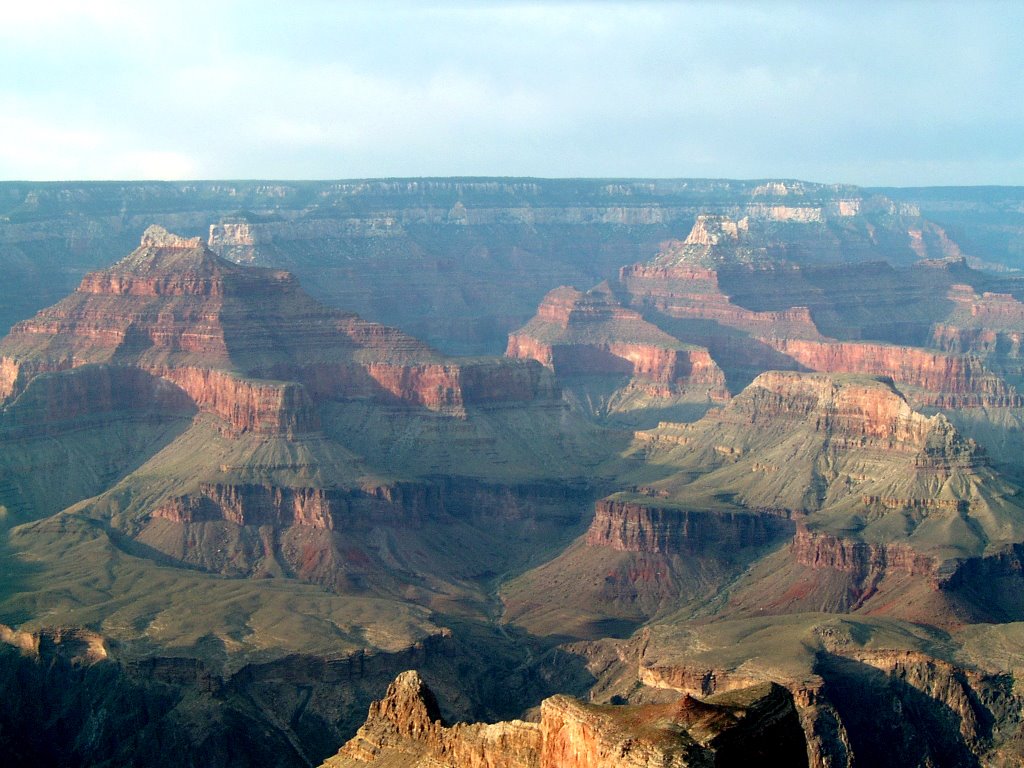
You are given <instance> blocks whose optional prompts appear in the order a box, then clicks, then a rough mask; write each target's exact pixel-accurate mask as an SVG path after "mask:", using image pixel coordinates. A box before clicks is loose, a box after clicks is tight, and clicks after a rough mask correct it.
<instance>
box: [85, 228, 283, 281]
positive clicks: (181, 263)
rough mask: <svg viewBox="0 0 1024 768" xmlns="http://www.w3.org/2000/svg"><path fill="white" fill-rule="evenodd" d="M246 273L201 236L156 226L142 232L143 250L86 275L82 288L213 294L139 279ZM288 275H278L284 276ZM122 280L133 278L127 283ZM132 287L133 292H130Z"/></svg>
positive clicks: (186, 277) (211, 276)
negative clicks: (183, 235)
mask: <svg viewBox="0 0 1024 768" xmlns="http://www.w3.org/2000/svg"><path fill="white" fill-rule="evenodd" d="M244 271H245V270H241V269H239V267H238V266H237V265H235V264H233V263H231V262H230V261H227V260H226V259H222V258H221V257H220V256H218V255H217V254H215V253H214V252H213V251H211V250H210V249H209V248H207V247H206V245H205V244H204V243H203V241H202V238H199V237H181V236H180V235H176V234H173V233H172V232H168V231H167V230H166V229H164V228H163V227H161V226H158V225H156V224H154V225H152V226H150V227H148V228H147V229H146V231H145V232H143V233H142V238H141V240H140V242H139V247H138V248H136V249H135V250H134V251H132V252H131V253H130V254H128V255H127V256H125V257H124V258H123V259H121V260H120V261H118V262H117V263H116V264H114V265H113V266H111V267H108V268H107V269H104V270H99V271H98V272H92V273H90V274H88V275H86V277H85V279H84V280H83V281H82V284H81V286H80V287H79V290H80V291H87V292H90V293H107V292H115V293H126V292H135V293H138V292H146V293H150V292H153V293H162V292H167V291H174V290H178V291H181V292H183V293H191V292H193V291H194V290H198V291H201V292H209V291H210V290H211V286H210V285H209V283H193V284H191V285H189V284H186V283H181V282H180V281H179V282H173V283H166V282H165V283H163V289H158V288H157V286H156V285H155V284H154V283H152V281H151V280H146V281H139V278H150V279H151V278H157V277H159V278H163V279H164V280H167V279H168V278H173V277H177V278H179V279H180V280H186V279H192V280H195V278H199V277H202V278H215V277H220V276H222V275H226V274H232V275H234V274H241V273H243V272H244ZM283 275H284V273H275V276H277V277H281V276H283ZM122 278H129V280H128V282H123V280H122ZM128 286H130V289H128V290H126V288H128Z"/></svg>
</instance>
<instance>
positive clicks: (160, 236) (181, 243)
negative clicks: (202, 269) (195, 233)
mask: <svg viewBox="0 0 1024 768" xmlns="http://www.w3.org/2000/svg"><path fill="white" fill-rule="evenodd" d="M140 245H141V246H142V247H143V248H189V249H192V248H202V247H203V240H202V238H201V237H182V236H181V235H175V234H174V233H172V232H168V231H167V230H166V229H164V228H163V227H161V226H160V225H159V224H150V225H149V226H148V227H146V231H145V232H143V233H142V241H141V243H140Z"/></svg>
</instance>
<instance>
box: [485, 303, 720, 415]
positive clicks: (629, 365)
mask: <svg viewBox="0 0 1024 768" xmlns="http://www.w3.org/2000/svg"><path fill="white" fill-rule="evenodd" d="M505 354H506V356H507V357H511V358H520V359H533V360H537V361H539V362H540V363H542V364H543V365H545V366H547V367H548V368H551V369H552V370H553V371H554V372H555V373H556V374H557V375H558V376H560V377H572V376H594V375H612V376H622V375H625V376H630V377H633V378H634V379H635V380H636V381H637V382H641V383H642V384H643V386H644V387H645V388H647V389H648V390H649V391H651V393H652V394H656V395H659V396H666V397H667V396H670V395H673V394H678V393H681V392H684V391H692V392H695V393H702V394H705V395H706V396H707V397H710V398H712V399H717V400H721V399H726V398H728V394H729V393H728V390H727V389H726V386H725V376H724V374H723V373H722V371H721V370H720V369H719V368H718V366H717V365H716V363H715V361H714V360H713V359H712V358H711V355H710V354H708V351H707V350H706V349H703V348H700V347H694V346H691V345H686V344H683V343H680V342H679V341H678V340H676V339H675V338H673V337H672V336H670V335H669V334H667V333H665V332H663V331H661V330H659V329H658V328H657V327H655V326H653V325H651V324H650V323H648V322H646V321H645V320H644V319H643V317H642V316H641V315H640V314H639V313H638V312H636V311H634V310H631V309H627V308H625V307H623V306H622V305H621V304H619V303H618V302H617V301H616V300H615V298H614V297H613V296H612V295H611V294H610V292H609V291H608V290H607V288H605V287H603V286H601V287H599V288H598V289H595V290H593V291H590V292H589V293H582V292H580V291H577V290H575V289H572V288H567V287H562V288H556V289H555V290H553V291H551V292H550V293H548V295H547V296H545V297H544V301H542V302H541V305H540V307H539V309H538V310H537V315H536V317H534V318H533V320H531V321H530V322H529V323H528V324H527V325H525V326H524V327H523V328H520V329H519V330H518V331H515V332H514V333H512V334H510V335H509V340H508V348H507V350H506V352H505Z"/></svg>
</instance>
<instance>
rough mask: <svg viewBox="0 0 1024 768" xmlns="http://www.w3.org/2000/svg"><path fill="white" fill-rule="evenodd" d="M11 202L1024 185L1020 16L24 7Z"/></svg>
mask: <svg viewBox="0 0 1024 768" xmlns="http://www.w3.org/2000/svg"><path fill="white" fill-rule="evenodd" d="M0 22H2V23H0V71H2V72H4V73H5V75H6V77H2V78H0V179H7V180H12V181H13V180H38V181H72V180H82V181H129V180H131V181H148V180H154V181H155V180H160V181H182V180H201V179H236V180H242V179H248V180H280V179H304V180H334V179H366V178H446V177H453V178H466V177H479V178H562V179H565V178H612V179H623V178H627V179H628V178H642V179H651V178H665V179H672V178H708V179H776V178H793V179H824V180H825V181H821V182H816V183H823V184H832V183H842V184H851V185H855V186H860V187H867V188H875V187H906V188H917V187H937V186H950V187H963V186H1024V143H1022V142H1021V141H1020V137H1021V135H1024V83H1022V80H1021V78H1020V66H1019V40H1018V37H1019V32H1020V30H1021V29H1024V4H1021V3H1015V2H1006V1H1005V0H982V1H981V2H975V3H971V4H964V3H955V2H945V1H938V2H924V1H923V0H906V1H905V2H898V3H882V2H853V1H852V0H849V1H847V2H839V3H835V4H830V5H828V6H824V5H821V4H819V3H816V2H812V1H811V0H780V1H779V2H772V3H766V4H755V3H750V2H744V1H743V0H732V1H730V2H710V1H708V2H685V3H683V2H679V3H672V2H659V1H658V0H636V1H634V2H617V1H616V0H592V1H589V2H588V1H587V0H489V1H488V2H470V0H437V1H434V2H427V3H417V2H413V0H379V1H378V2H373V3H370V2H366V1H364V0H353V2H346V3H334V2H330V1H329V0H297V2H295V3H292V4H289V5H288V6H287V7H284V6H278V5H276V4H257V5H255V6H254V5H253V4H251V3H246V2H243V0H203V1H201V0H181V2H179V3H175V4H170V3H166V2H160V0H134V1H133V2H132V1H129V0H94V1H93V2H90V3H79V2H77V1H76V0H37V2H34V3H31V4H9V5H8V6H7V7H5V9H4V11H3V12H2V14H0Z"/></svg>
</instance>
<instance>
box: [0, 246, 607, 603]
mask: <svg viewBox="0 0 1024 768" xmlns="http://www.w3.org/2000/svg"><path fill="white" fill-rule="evenodd" d="M0 360H2V364H0V368H2V370H3V384H2V386H3V390H2V393H3V395H4V397H5V403H4V406H3V418H4V420H5V421H4V424H11V425H16V424H20V423H22V422H26V423H31V424H32V429H34V430H36V431H37V432H38V431H39V430H46V429H51V431H52V430H53V429H56V428H57V426H59V425H63V427H61V428H62V429H63V432H62V433H61V434H60V435H58V436H57V439H56V444H53V443H51V444H50V446H51V447H50V450H51V452H52V453H56V454H60V452H62V451H63V452H68V454H69V455H72V456H73V455H75V454H76V453H80V452H82V450H83V446H84V445H85V443H82V442H81V441H80V438H79V434H80V432H81V430H82V428H84V427H85V426H87V425H88V423H90V422H88V417H89V414H96V415H95V416H93V417H92V418H93V420H94V421H95V420H97V419H103V420H106V421H107V422H109V423H110V424H111V425H114V424H116V423H118V419H121V420H124V419H126V418H127V419H129V420H131V419H134V421H131V423H132V424H136V423H139V422H141V421H142V419H143V418H145V419H147V420H148V421H147V422H146V423H149V422H154V420H155V422H154V427H153V429H156V428H159V429H162V430H163V431H159V432H156V433H153V434H152V436H151V437H150V438H148V439H149V440H150V441H151V447H150V444H147V443H145V440H146V439H147V437H146V435H147V434H150V433H152V432H153V429H150V433H145V432H142V433H140V434H138V436H137V437H134V438H133V439H132V441H131V442H128V443H124V442H115V443H114V444H113V445H112V446H111V447H110V448H109V449H108V451H107V453H112V454H114V456H118V457H119V456H121V454H123V453H126V452H128V451H129V450H130V451H131V452H132V454H131V461H129V460H128V459H127V458H121V459H118V460H119V461H120V462H121V463H120V464H117V463H116V462H115V459H114V458H112V457H107V458H104V454H102V453H101V454H99V455H97V456H96V457H95V458H93V459H91V460H90V461H88V462H86V463H85V465H84V466H82V467H80V468H79V474H81V475H83V476H84V478H85V479H83V480H82V481H81V482H77V481H76V482H75V483H71V484H68V487H67V488H66V492H65V493H64V494H63V495H55V496H54V497H53V498H52V499H50V500H49V501H48V502H47V504H36V503H35V497H34V496H33V495H32V494H33V493H35V494H36V496H41V495H42V492H43V489H42V488H40V487H37V486H32V485H31V483H27V482H26V481H22V480H18V479H17V478H12V479H11V480H9V481H8V483H9V485H10V487H7V486H0V492H2V493H3V494H4V495H3V496H2V497H0V503H3V504H4V505H5V507H7V508H8V509H22V510H24V511H23V512H22V513H19V516H18V517H17V518H15V519H20V520H24V519H32V518H35V517H41V516H44V515H45V514H48V513H52V512H54V511H56V510H57V509H59V508H60V507H62V506H64V505H66V504H69V503H71V502H74V501H78V500H79V499H82V498H84V497H86V496H91V495H94V494H99V496H97V498H96V499H94V500H92V501H91V502H89V503H88V504H86V505H84V506H82V507H80V508H79V509H78V510H77V511H76V512H75V514H76V515H84V516H86V517H88V518H90V519H94V520H101V521H103V524H104V526H110V527H111V534H110V535H115V534H116V536H120V537H126V539H125V541H127V542H130V543H131V544H130V546H131V547H135V549H134V550H133V551H135V552H138V553H147V552H148V553H150V555H151V556H152V557H154V558H156V559H158V560H160V559H164V558H167V559H169V561H170V562H175V563H179V564H181V565H184V566H187V567H190V568H199V569H202V570H204V571H208V572H212V573H218V574H222V575H225V576H233V577H259V578H267V577H275V578H297V579H300V580H302V581H313V582H316V583H319V584H322V585H324V586H326V587H328V588H330V589H333V590H336V591H349V592H353V593H357V594H364V593H368V594H374V595H386V596H389V597H394V598H398V599H405V600H413V601H416V602H421V603H425V604H433V605H436V606H438V607H442V606H443V607H444V609H445V610H453V611H456V612H467V611H468V612H471V613H479V612H486V610H487V608H486V603H487V602H488V599H489V598H488V595H487V585H486V583H484V582H483V581H482V579H485V578H486V574H490V575H494V574H497V573H501V572H503V571H504V570H506V569H509V568H513V567H518V564H520V563H523V562H525V561H527V560H528V559H530V558H531V557H536V556H537V552H538V550H539V551H544V550H545V549H546V548H547V547H550V546H552V545H554V544H555V543H556V542H557V541H559V540H560V539H562V538H566V537H568V536H571V533H572V530H573V528H574V526H575V525H576V524H577V521H578V519H579V514H580V512H581V510H582V508H583V507H582V504H583V503H585V500H587V499H588V498H589V497H590V491H589V490H588V487H587V484H586V483H585V482H583V481H582V480H580V479H579V476H580V467H581V465H586V464H594V463H596V461H597V460H598V459H599V457H600V455H601V454H602V453H603V452H605V451H607V450H609V449H610V448H612V446H610V445H607V444H603V443H600V442H595V441H593V440H591V435H592V434H593V428H592V427H589V426H588V425H586V424H585V423H584V422H583V421H582V420H581V419H580V417H579V416H576V415H574V414H571V413H569V412H568V411H567V409H566V407H565V406H564V405H563V404H562V402H561V401H560V399H559V397H558V394H559V393H558V389H557V387H556V386H555V384H554V383H553V381H552V378H551V375H550V373H548V372H547V371H545V370H544V369H543V367H542V366H541V365H540V364H538V363H536V362H534V361H513V360H500V359H486V358H483V359H469V360H454V359H450V358H446V357H444V356H443V355H441V354H439V353H437V352H436V351H434V350H432V349H430V348H429V347H427V346H426V345H424V344H422V343H420V342H418V341H416V340H414V339H412V338H410V337H408V336H406V335H405V334H402V333H401V332H399V331H396V330H394V329H390V328H386V327H384V326H379V325H376V324H374V323H368V322H365V321H363V320H361V319H359V318H358V317H355V316H354V315H350V314H345V313H339V312H336V311H332V310H328V309H325V308H324V307H322V306H321V305H319V304H318V303H317V302H315V301H314V300H313V299H311V298H309V297H308V296H307V295H306V294H305V293H303V291H302V290H301V289H300V288H299V286H298V285H297V283H296V281H295V280H294V278H292V277H291V276H290V275H288V274H287V273H283V272H279V271H274V270H267V269H260V268H250V267H241V266H238V265H236V264H232V263H230V262H227V261H224V260H222V259H220V258H219V257H217V256H215V255H214V254H213V253H211V252H210V251H209V250H208V249H207V248H206V247H205V246H203V244H202V243H201V242H200V241H199V240H198V239H196V238H191V239H187V238H181V237H178V236H175V235H171V234H169V233H167V232H166V231H164V230H162V229H160V228H157V227H152V228H150V229H149V230H147V231H146V234H145V235H144V237H143V241H142V244H141V246H140V247H139V248H138V249H136V250H135V251H134V252H133V253H132V254H130V255H129V256H128V257H126V258H125V259H123V260H122V261H121V262H119V263H118V264H116V265H114V266H113V267H111V268H110V269H107V270H103V271H100V272H96V273H92V274H90V275H88V276H86V278H85V279H84V280H83V281H82V284H81V286H80V287H79V290H78V291H76V293H75V294H73V295H72V296H70V297H68V298H67V299H65V300H64V301H62V302H60V303H58V304H57V305H55V306H54V307H51V308H49V309H47V310H43V311H42V312H40V313H39V314H38V315H37V316H36V317H35V318H32V319H31V320H27V321H24V322H22V323H20V324H19V325H18V326H17V327H16V328H15V329H14V330H13V331H12V333H11V334H10V335H9V336H8V337H7V338H6V339H4V340H3V341H2V342H0ZM175 409H176V410H175ZM196 411H198V415H196ZM133 414H136V415H133ZM194 416H195V418H193V417H194ZM172 418H175V419H176V420H174V421H173V429H174V432H173V435H172V434H170V433H168V431H167V430H168V428H169V427H168V426H167V421H168V419H172ZM161 419H162V420H161ZM189 422H191V423H189ZM54 425H57V426H54ZM26 428H27V427H26ZM121 429H122V431H124V428H123V427H122V428H121ZM112 430H113V427H112V426H111V427H107V432H106V436H107V437H118V434H117V433H115V432H114V431H112ZM23 431H24V428H23ZM172 436H173V438H174V439H173V441H170V440H169V438H170V437H172ZM27 438H28V434H27V433H25V436H24V437H23V439H22V442H23V443H24V442H25V440H26V439H27ZM161 438H164V442H162V443H161V442H159V440H160V439H161ZM144 445H145V446H146V447H145V448H143V446H144ZM432 446H433V447H432ZM5 448H7V449H9V450H6V451H4V455H5V456H7V457H10V458H8V459H6V461H8V462H10V463H11V464H15V463H17V462H18V461H24V460H25V456H24V455H23V454H19V453H16V451H18V450H25V451H28V450H29V449H30V448H31V446H29V445H25V446H24V447H20V446H18V445H14V444H8V445H6V446H5ZM140 449H141V452H137V451H140ZM40 455H42V454H39V453H38V451H37V453H36V454H28V460H30V461H31V460H36V459H35V456H40ZM15 456H18V457H19V458H17V459H16V458H14V457H15ZM44 458H45V457H44ZM99 462H105V463H106V464H110V463H111V462H115V463H114V465H113V466H112V467H111V468H110V469H109V470H106V473H105V474H104V475H103V479H102V480H101V479H98V478H95V477H94V475H95V473H96V471H97V470H96V469H90V467H91V466H92V465H94V464H96V463H99ZM129 470H131V471H130V473H129ZM38 477H39V478H40V485H43V486H45V485H46V484H48V483H52V477H51V479H49V480H48V479H45V478H46V475H44V474H42V473H39V474H38ZM22 486H31V487H26V489H25V490H20V489H21V488H22ZM33 489H35V490H33ZM30 505H31V506H30ZM38 530H40V531H42V530H43V529H38ZM508 540H511V541H513V542H515V545H514V546H512V547H508V546H502V543H501V542H504V541H508ZM125 546H128V545H127V544H126V545H125ZM495 551H497V552H500V553H501V555H500V556H499V557H498V558H495V556H494V554H493V553H494V552H495Z"/></svg>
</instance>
